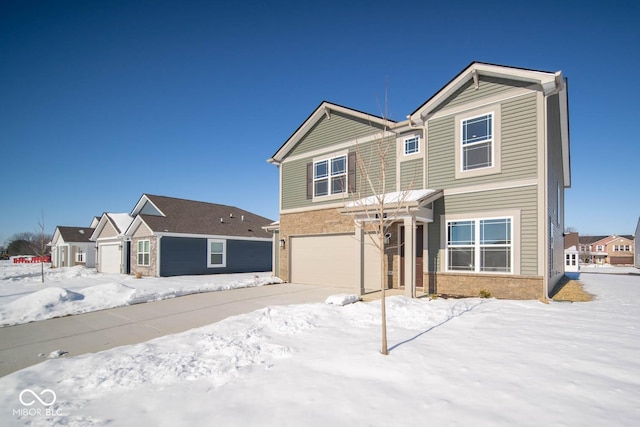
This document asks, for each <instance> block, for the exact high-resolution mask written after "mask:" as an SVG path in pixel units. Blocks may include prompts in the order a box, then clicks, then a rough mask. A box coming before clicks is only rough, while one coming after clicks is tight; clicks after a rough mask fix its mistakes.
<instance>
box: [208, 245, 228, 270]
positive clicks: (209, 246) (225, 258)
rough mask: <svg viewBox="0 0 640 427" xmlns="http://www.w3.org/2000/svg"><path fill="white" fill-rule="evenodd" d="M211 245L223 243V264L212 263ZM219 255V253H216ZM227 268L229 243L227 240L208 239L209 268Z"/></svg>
mask: <svg viewBox="0 0 640 427" xmlns="http://www.w3.org/2000/svg"><path fill="white" fill-rule="evenodd" d="M211 243H222V263H221V264H212V263H211V255H212V252H211ZM216 253H217V252H216ZM226 266H227V241H226V240H225V239H207V268H225V267H226Z"/></svg>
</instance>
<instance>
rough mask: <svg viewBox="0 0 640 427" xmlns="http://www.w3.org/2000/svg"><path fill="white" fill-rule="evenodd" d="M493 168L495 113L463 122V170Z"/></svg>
mask: <svg viewBox="0 0 640 427" xmlns="http://www.w3.org/2000/svg"><path fill="white" fill-rule="evenodd" d="M491 166H493V113H489V114H484V115H482V116H478V117H473V118H470V119H466V120H463V121H462V170H463V171H468V170H473V169H480V168H488V167H491Z"/></svg>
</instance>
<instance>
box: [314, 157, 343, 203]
mask: <svg viewBox="0 0 640 427" xmlns="http://www.w3.org/2000/svg"><path fill="white" fill-rule="evenodd" d="M342 157H344V173H341V174H338V175H332V173H331V169H332V166H333V165H332V163H333V161H334V160H335V159H339V158H342ZM321 162H327V176H326V177H322V178H316V164H317V163H321ZM312 169H313V170H312V173H313V198H312V200H313V201H314V202H320V201H324V200H327V199H331V198H335V197H336V196H339V197H340V198H342V197H343V195H345V194H348V189H349V152H348V151H340V152H335V153H331V154H327V155H325V156H322V157H318V158H314V159H313V166H312ZM334 176H335V177H338V176H344V191H341V192H338V193H333V192H332V191H331V187H332V178H333V177H334ZM325 179H326V180H327V194H323V195H321V196H316V181H320V180H325Z"/></svg>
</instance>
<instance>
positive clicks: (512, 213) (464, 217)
mask: <svg viewBox="0 0 640 427" xmlns="http://www.w3.org/2000/svg"><path fill="white" fill-rule="evenodd" d="M501 218H511V248H512V251H511V257H512V258H511V273H502V272H495V271H449V268H448V267H449V254H448V250H447V241H448V237H447V236H448V233H447V231H448V230H447V224H448V222H451V221H472V220H483V219H501ZM521 224H522V221H521V210H520V209H503V210H495V211H487V212H468V213H459V214H445V215H440V250H441V251H444V254H443V256H442V257H441V264H440V271H442V272H446V273H451V274H456V273H460V274H501V275H505V276H519V275H520V274H521V250H522V248H521V245H522V242H521V241H522V239H521V233H522V229H521Z"/></svg>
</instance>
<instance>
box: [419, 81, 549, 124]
mask: <svg viewBox="0 0 640 427" xmlns="http://www.w3.org/2000/svg"><path fill="white" fill-rule="evenodd" d="M533 93H536V89H535V86H530V87H526V88H515V89H510V90H508V91H506V92H502V93H499V94H497V95H493V96H489V97H486V98H482V99H478V100H476V101H473V102H468V103H465V104H460V105H456V106H454V107H447V108H445V109H442V110H440V111H438V112H436V113H433V115H431V116H428V118H427V119H426V120H425V122H427V121H430V120H437V119H441V118H443V117H447V116H453V115H457V114H462V113H465V112H466V111H471V110H475V109H478V108H484V107H486V106H487V105H493V104H500V103H503V102H505V101H509V100H511V99H515V98H520V97H523V96H527V95H531V94H533Z"/></svg>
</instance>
